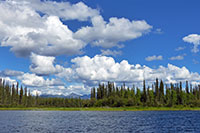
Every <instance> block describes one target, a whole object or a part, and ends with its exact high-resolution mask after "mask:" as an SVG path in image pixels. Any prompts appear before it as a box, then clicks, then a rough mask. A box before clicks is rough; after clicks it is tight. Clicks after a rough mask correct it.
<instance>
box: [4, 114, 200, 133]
mask: <svg viewBox="0 0 200 133" xmlns="http://www.w3.org/2000/svg"><path fill="white" fill-rule="evenodd" d="M0 132H2V133H9V132H11V133H13V132H22V133H38V132H39V133H68V132H69V133H71V132H87V133H88V132H89V133H118V132H123V133H124V132H147V133H153V132H157V133H161V132H180V133H182V132H200V111H130V112H129V111H122V112H117V111H111V112H110V111H102V112H101V111H0Z"/></svg>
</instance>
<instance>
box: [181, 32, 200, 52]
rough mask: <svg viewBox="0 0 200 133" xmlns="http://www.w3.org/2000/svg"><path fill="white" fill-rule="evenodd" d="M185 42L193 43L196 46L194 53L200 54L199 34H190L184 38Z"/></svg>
mask: <svg viewBox="0 0 200 133" xmlns="http://www.w3.org/2000/svg"><path fill="white" fill-rule="evenodd" d="M183 41H184V42H187V43H192V44H193V45H194V47H193V49H192V52H193V53H197V52H199V49H198V46H199V44H200V35H198V34H190V35H188V36H186V37H184V38H183Z"/></svg>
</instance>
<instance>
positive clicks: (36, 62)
mask: <svg viewBox="0 0 200 133" xmlns="http://www.w3.org/2000/svg"><path fill="white" fill-rule="evenodd" d="M30 59H31V62H32V64H31V65H30V67H29V69H30V71H31V72H33V73H35V74H37V75H41V76H42V75H43V76H45V75H51V74H56V73H59V72H62V71H63V69H64V68H63V67H62V66H60V65H55V66H54V60H55V57H51V56H49V57H48V56H41V55H36V54H34V53H32V54H31V56H30Z"/></svg>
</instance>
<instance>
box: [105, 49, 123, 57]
mask: <svg viewBox="0 0 200 133" xmlns="http://www.w3.org/2000/svg"><path fill="white" fill-rule="evenodd" d="M121 54H122V51H116V50H113V51H111V50H110V49H107V50H103V49H102V50H101V55H111V56H115V57H116V56H117V55H121Z"/></svg>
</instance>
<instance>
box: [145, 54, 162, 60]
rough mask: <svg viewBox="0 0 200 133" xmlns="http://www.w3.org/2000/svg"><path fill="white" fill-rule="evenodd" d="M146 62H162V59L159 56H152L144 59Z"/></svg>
mask: <svg viewBox="0 0 200 133" xmlns="http://www.w3.org/2000/svg"><path fill="white" fill-rule="evenodd" d="M145 60H146V61H154V60H163V57H162V56H161V55H158V56H156V55H153V56H148V57H146V58H145Z"/></svg>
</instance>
